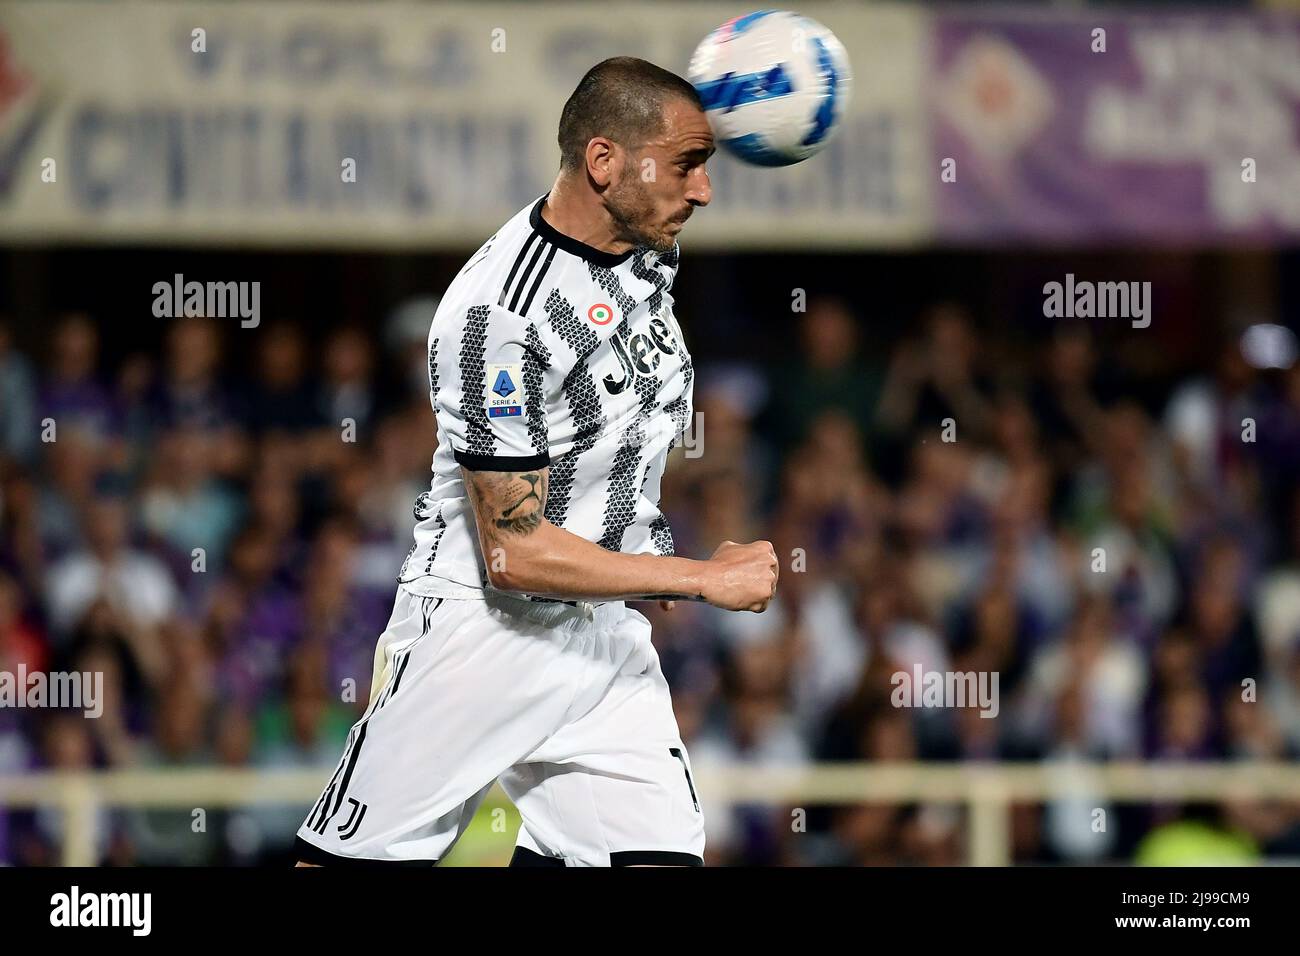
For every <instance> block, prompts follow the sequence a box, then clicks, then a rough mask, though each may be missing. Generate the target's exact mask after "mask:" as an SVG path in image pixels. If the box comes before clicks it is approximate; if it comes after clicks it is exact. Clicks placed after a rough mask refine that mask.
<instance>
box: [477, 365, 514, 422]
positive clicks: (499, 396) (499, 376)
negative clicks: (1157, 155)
mask: <svg viewBox="0 0 1300 956" xmlns="http://www.w3.org/2000/svg"><path fill="white" fill-rule="evenodd" d="M484 372H485V373H486V374H485V375H484V381H485V382H491V383H492V391H491V393H490V394H488V395H487V417H488V418H516V417H519V418H522V417H523V414H524V406H523V394H522V393H521V392H520V390H519V387H520V385H521V384H522V383H523V380H524V377H523V366H522V365H521V364H520V363H518V362H514V363H511V364H509V365H487V366H485V367H484Z"/></svg>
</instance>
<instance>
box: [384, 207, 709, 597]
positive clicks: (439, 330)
mask: <svg viewBox="0 0 1300 956" xmlns="http://www.w3.org/2000/svg"><path fill="white" fill-rule="evenodd" d="M545 201H546V196H542V197H541V198H540V199H538V200H537V201H536V202H534V203H532V204H530V205H529V206H528V207H526V208H524V209H522V210H520V211H519V212H518V213H516V214H515V215H514V216H513V217H512V218H511V219H510V221H509V222H507V223H506V224H505V225H504V226H502V227H501V229H500V230H499V231H498V232H497V234H496V235H494V236H493V237H492V238H491V239H489V240H488V241H487V242H486V243H484V244H483V246H482V248H480V249H479V250H478V251H477V252H476V253H474V255H473V256H472V257H471V258H470V259H469V261H468V262H467V263H466V264H465V266H464V267H463V268H462V269H461V270H460V272H459V273H458V274H457V276H456V278H455V279H454V280H453V281H452V283H451V285H450V287H449V288H448V289H447V292H446V294H445V295H444V297H443V299H442V303H441V305H440V306H439V308H438V311H437V313H436V315H435V316H434V318H433V325H432V327H431V328H430V330H429V387H430V396H431V400H432V402H433V408H434V412H435V413H436V415H437V422H438V450H437V452H436V453H435V454H434V457H433V480H432V482H431V483H430V486H429V490H428V491H427V492H425V493H424V494H422V495H420V497H419V498H418V499H417V500H416V503H415V518H416V525H415V544H414V546H413V547H412V548H411V551H410V553H409V554H408V555H407V557H406V560H405V561H404V562H403V564H402V569H401V572H400V573H399V575H398V580H399V581H401V582H402V585H403V587H404V588H406V589H407V590H409V591H412V592H414V593H416V594H418V595H424V596H431V597H456V596H472V595H473V594H474V593H475V592H479V591H481V590H483V589H485V588H488V587H489V585H488V583H487V574H486V567H485V564H484V557H483V555H482V553H481V550H480V548H479V543H478V535H477V532H476V529H475V518H474V511H473V508H472V507H471V505H470V502H469V499H468V497H467V493H466V488H465V484H464V482H463V481H462V477H461V469H462V468H466V469H469V470H489V471H516V472H517V471H527V470H530V469H535V468H541V467H544V466H546V465H549V466H550V469H551V471H550V483H549V488H548V494H547V500H546V512H545V514H546V518H547V519H548V520H550V521H551V522H552V523H553V524H555V525H558V526H559V527H561V528H564V529H565V530H566V531H570V532H572V533H573V534H576V535H579V536H580V537H583V538H586V539H587V540H588V541H593V542H595V543H596V544H599V545H600V546H601V547H603V548H605V549H607V550H609V551H623V552H628V553H653V554H661V555H670V554H672V553H673V539H672V533H671V531H670V530H669V527H668V522H667V520H666V519H665V518H664V516H663V514H662V513H661V512H660V510H659V484H660V478H661V477H662V475H663V471H664V466H665V464H666V462H667V458H668V453H669V452H670V451H671V450H672V448H673V447H674V445H675V444H676V442H677V440H678V438H679V436H680V435H681V434H682V432H683V431H684V430H685V429H686V427H687V424H688V423H689V422H690V420H691V415H692V378H693V370H692V367H691V359H690V356H689V355H688V354H687V351H686V346H685V343H684V342H683V339H682V333H681V329H680V327H679V326H678V324H677V320H676V319H675V318H674V317H673V309H672V304H673V297H672V295H671V293H670V290H671V289H672V284H673V278H674V276H675V275H676V273H677V262H678V254H679V249H678V247H676V246H674V247H673V251H672V252H671V253H668V254H664V255H659V254H657V253H655V252H654V251H653V250H651V249H649V248H646V247H638V248H635V249H632V250H631V251H629V252H626V253H623V254H620V255H614V254H612V253H608V252H602V251H600V250H599V249H595V248H593V247H591V246H588V245H586V244H585V243H582V242H579V241H578V240H576V239H573V238H571V237H569V236H566V235H564V234H563V233H561V232H559V231H558V230H556V229H555V228H554V227H552V226H551V225H550V224H549V223H547V222H546V221H545V220H544V219H543V218H542V215H541V209H542V204H543V203H544V202H545Z"/></svg>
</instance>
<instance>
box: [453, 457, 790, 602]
mask: <svg viewBox="0 0 1300 956" xmlns="http://www.w3.org/2000/svg"><path fill="white" fill-rule="evenodd" d="M461 472H462V474H463V475H464V478H465V486H466V488H467V489H468V490H469V499H470V503H471V504H472V505H473V507H474V515H475V518H476V519H477V525H478V537H479V545H480V547H481V548H482V549H483V558H484V561H485V562H486V564H487V571H488V581H489V582H490V583H491V584H492V586H493V587H495V588H499V589H501V590H505V591H521V592H525V593H528V594H535V595H538V596H542V597H553V598H560V599H562V600H568V601H574V600H588V601H619V600H641V599H646V598H656V599H683V600H696V601H707V602H709V603H710V604H716V605H717V606H719V607H725V608H727V609H728V610H737V611H739V610H750V611H762V610H763V609H764V608H766V607H767V604H768V602H769V601H770V600H771V599H772V595H773V594H774V593H775V592H776V579H777V562H776V555H775V553H774V552H773V551H772V546H771V545H770V544H768V543H767V542H766V541H760V542H754V543H753V544H747V545H738V544H733V543H732V542H724V543H723V544H722V546H721V547H719V548H718V551H717V552H716V553H715V554H714V556H713V557H712V558H711V559H709V560H708V561H695V560H692V559H690V558H678V557H666V556H660V555H654V554H621V553H618V552H612V551H606V550H605V549H604V548H602V547H601V546H600V545H598V544H594V543H592V542H590V541H588V540H586V539H585V538H581V537H579V536H578V535H576V534H573V533H571V532H568V531H565V530H564V529H562V528H558V527H556V526H555V525H554V524H552V523H551V522H549V521H547V520H546V518H545V517H544V512H545V509H546V491H547V482H548V480H549V478H550V468H549V467H545V468H539V469H536V470H533V471H521V472H505V471H471V470H470V469H467V468H462V469H461Z"/></svg>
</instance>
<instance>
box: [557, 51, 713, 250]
mask: <svg viewBox="0 0 1300 956" xmlns="http://www.w3.org/2000/svg"><path fill="white" fill-rule="evenodd" d="M559 143H560V169H561V172H562V174H563V175H565V176H572V177H575V178H578V179H579V180H582V179H585V181H586V182H587V184H588V185H589V186H590V188H592V189H593V190H594V191H595V192H596V193H597V194H598V195H599V196H600V198H601V201H602V203H603V204H604V206H605V209H606V210H607V211H608V212H609V215H610V217H611V219H613V221H614V224H615V228H616V230H617V231H618V234H619V238H621V239H624V240H626V241H629V242H632V243H635V244H637V245H645V246H649V247H650V248H652V249H654V250H655V251H656V252H660V253H664V252H671V251H672V248H673V243H674V242H675V241H676V238H677V233H678V232H679V231H680V230H681V227H682V224H683V223H685V221H686V219H687V218H688V217H689V216H690V215H691V213H692V212H693V211H694V210H693V207H695V206H705V205H708V202H709V199H710V197H711V194H712V188H711V187H710V185H709V176H708V173H707V172H705V169H704V164H705V161H706V160H707V159H708V158H709V156H710V155H711V154H712V153H713V150H714V145H713V132H712V131H711V130H710V129H709V123H708V120H707V119H706V118H705V115H704V108H703V106H702V105H701V103H700V98H699V95H698V94H697V93H696V92H695V88H694V87H693V86H691V84H690V83H688V82H686V81H685V80H684V79H682V78H681V77H680V76H677V75H676V74H674V73H670V72H668V71H667V70H664V69H661V68H659V67H657V66H655V65H654V64H653V63H647V62H646V61H645V60H638V59H636V58H635V57H628V56H620V57H614V58H613V59H609V60H605V61H604V62H602V63H597V64H596V65H595V66H593V67H592V68H591V69H590V70H588V71H587V74H586V76H584V77H583V78H582V80H581V82H579V83H578V88H577V89H576V90H574V91H573V95H572V96H570V97H569V100H568V102H567V103H565V104H564V112H563V113H561V114H560V132H559Z"/></svg>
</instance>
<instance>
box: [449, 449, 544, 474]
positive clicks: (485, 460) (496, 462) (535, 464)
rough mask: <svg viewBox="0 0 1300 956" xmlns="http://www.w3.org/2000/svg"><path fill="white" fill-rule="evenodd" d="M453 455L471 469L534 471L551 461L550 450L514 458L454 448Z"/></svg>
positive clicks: (463, 465) (462, 465) (461, 464)
mask: <svg viewBox="0 0 1300 956" xmlns="http://www.w3.org/2000/svg"><path fill="white" fill-rule="evenodd" d="M451 453H452V456H453V457H455V459H456V461H457V462H458V463H459V464H460V466H461V467H462V468H468V469H469V470H470V471H532V470H534V469H536V468H545V467H546V466H547V465H549V464H550V463H551V455H550V452H545V451H544V452H542V453H541V454H540V455H529V456H528V457H526V458H514V457H510V456H502V455H471V454H470V453H469V452H467V451H458V450H457V449H454V448H453V449H452V451H451Z"/></svg>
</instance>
